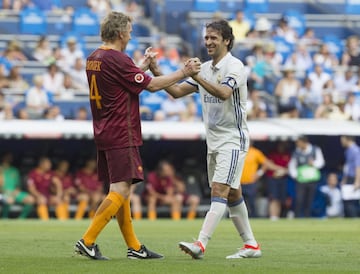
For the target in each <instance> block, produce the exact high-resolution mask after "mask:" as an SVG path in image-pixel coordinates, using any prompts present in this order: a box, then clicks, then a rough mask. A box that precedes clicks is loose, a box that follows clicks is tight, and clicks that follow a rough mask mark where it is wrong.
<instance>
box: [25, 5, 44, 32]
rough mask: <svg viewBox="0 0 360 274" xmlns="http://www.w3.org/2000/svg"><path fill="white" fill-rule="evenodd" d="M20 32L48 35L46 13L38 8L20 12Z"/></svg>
mask: <svg viewBox="0 0 360 274" xmlns="http://www.w3.org/2000/svg"><path fill="white" fill-rule="evenodd" d="M20 32H21V33H23V34H41V35H44V34H46V32H47V23H46V15H45V13H44V12H43V11H42V10H40V9H38V8H37V7H31V8H26V9H24V10H22V11H21V12H20Z"/></svg>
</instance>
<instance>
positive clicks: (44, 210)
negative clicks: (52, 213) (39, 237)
mask: <svg viewBox="0 0 360 274" xmlns="http://www.w3.org/2000/svg"><path fill="white" fill-rule="evenodd" d="M36 212H37V215H38V216H39V218H40V219H41V220H43V221H46V220H49V210H48V207H47V206H46V205H38V206H37V209H36Z"/></svg>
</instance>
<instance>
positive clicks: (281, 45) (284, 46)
mask: <svg viewBox="0 0 360 274" xmlns="http://www.w3.org/2000/svg"><path fill="white" fill-rule="evenodd" d="M273 42H274V43H275V48H276V52H278V53H280V54H281V55H282V58H283V62H285V60H286V59H287V58H288V57H289V55H290V54H291V53H292V52H293V50H294V46H293V45H292V44H291V43H289V42H287V41H286V40H285V39H284V38H283V37H279V36H275V37H274V38H273Z"/></svg>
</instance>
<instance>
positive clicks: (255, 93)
mask: <svg viewBox="0 0 360 274" xmlns="http://www.w3.org/2000/svg"><path fill="white" fill-rule="evenodd" d="M246 108H247V118H248V119H249V120H256V119H263V118H266V117H267V112H266V110H267V106H266V103H265V101H264V100H263V99H262V98H261V91H259V90H257V89H251V90H250V92H249V98H248V101H247V106H246Z"/></svg>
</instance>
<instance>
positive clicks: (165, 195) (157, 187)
mask: <svg viewBox="0 0 360 274" xmlns="http://www.w3.org/2000/svg"><path fill="white" fill-rule="evenodd" d="M172 175H173V167H172V165H171V164H170V163H169V162H168V161H165V160H164V161H160V162H159V163H158V165H157V168H156V170H155V171H151V172H149V173H148V175H147V179H146V189H145V192H144V200H145V201H146V203H147V207H148V218H149V220H156V218H157V211H156V206H157V205H169V206H170V212H171V218H172V219H173V220H180V218H181V208H182V202H183V196H182V195H181V194H177V193H176V191H175V184H174V181H173V180H172V177H171V176H172Z"/></svg>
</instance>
